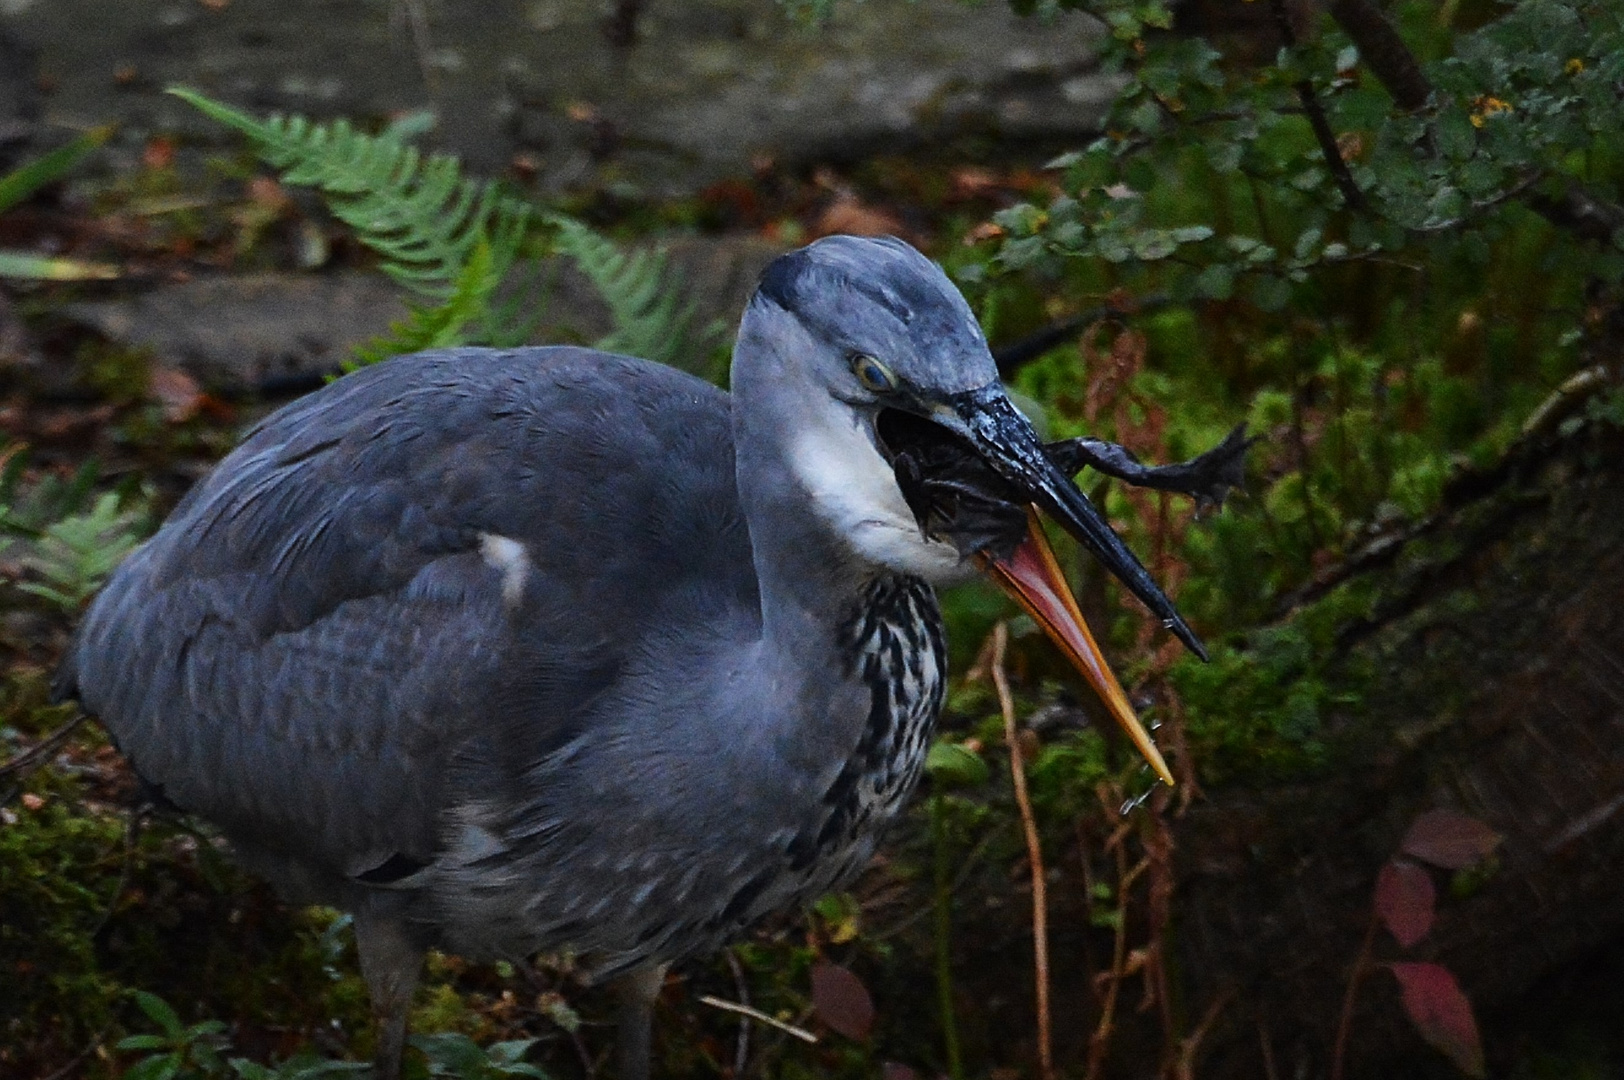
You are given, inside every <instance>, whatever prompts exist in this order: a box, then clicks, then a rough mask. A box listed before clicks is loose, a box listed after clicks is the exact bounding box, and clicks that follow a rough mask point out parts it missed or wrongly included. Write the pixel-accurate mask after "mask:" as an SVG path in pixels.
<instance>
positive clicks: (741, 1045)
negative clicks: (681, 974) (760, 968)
mask: <svg viewBox="0 0 1624 1080" xmlns="http://www.w3.org/2000/svg"><path fill="white" fill-rule="evenodd" d="M722 955H723V956H725V957H727V966H728V969H729V970H730V971H732V972H733V986H734V988H735V989H736V990H737V991H738V994H739V1004H741V1005H744V1006H746V1007H748V1006H749V1004H750V984H749V983H748V982H747V981H745V978H744V967H743V966H742V965H741V964H740V963H739V958H738V957H737V956H736V955H734V953H733V950H732V949H728V950H726V951H725V952H723V954H722ZM748 1064H750V1018H749V1017H748V1016H746V1017H745V1018H744V1019H742V1020H740V1021H739V1041H738V1045H737V1046H735V1047H734V1050H733V1076H734V1080H743V1077H744V1068H745V1066H746V1065H748Z"/></svg>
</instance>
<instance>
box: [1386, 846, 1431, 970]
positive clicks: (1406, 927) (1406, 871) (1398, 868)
mask: <svg viewBox="0 0 1624 1080" xmlns="http://www.w3.org/2000/svg"><path fill="white" fill-rule="evenodd" d="M1435 897H1436V894H1435V893H1434V891H1433V888H1432V875H1431V874H1429V873H1427V871H1426V870H1425V869H1424V868H1423V867H1420V866H1417V865H1416V864H1415V863H1413V862H1407V861H1400V860H1397V859H1395V860H1393V861H1391V862H1389V863H1388V864H1387V865H1386V866H1384V867H1382V872H1381V873H1380V874H1378V875H1376V914H1377V915H1379V916H1381V920H1382V925H1383V926H1385V927H1387V929H1388V930H1389V931H1390V932H1391V933H1392V935H1393V936H1394V937H1395V938H1397V939H1398V943H1399V944H1400V945H1402V946H1404V947H1405V948H1406V949H1408V948H1409V947H1410V946H1411V945H1414V944H1415V943H1416V942H1418V941H1420V940H1421V939H1422V938H1424V937H1426V936H1427V934H1428V933H1429V932H1430V931H1431V930H1432V909H1433V900H1434V899H1435Z"/></svg>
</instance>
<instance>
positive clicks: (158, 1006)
mask: <svg viewBox="0 0 1624 1080" xmlns="http://www.w3.org/2000/svg"><path fill="white" fill-rule="evenodd" d="M108 498H113V499H114V501H115V503H116V501H117V500H116V497H114V496H108V495H104V496H102V499H101V500H98V501H97V504H96V505H97V507H98V508H100V507H101V506H102V505H103V502H104V501H105V500H106V499H108ZM133 996H134V997H135V1004H136V1006H137V1007H138V1008H140V1010H141V1011H142V1012H144V1013H146V1014H147V1018H148V1019H150V1020H151V1021H152V1022H153V1023H154V1024H157V1025H158V1026H159V1027H161V1028H163V1029H164V1032H165V1034H168V1035H172V1036H174V1037H176V1038H177V1039H179V1038H183V1037H184V1036H185V1034H186V1025H185V1024H182V1023H181V1021H180V1015H179V1014H178V1013H176V1012H175V1010H174V1009H172V1008H170V1006H169V1002H167V1001H165V1000H164V999H163V998H161V997H159V996H158V995H157V994H149V993H147V992H146V991H145V990H136V991H134V992H133Z"/></svg>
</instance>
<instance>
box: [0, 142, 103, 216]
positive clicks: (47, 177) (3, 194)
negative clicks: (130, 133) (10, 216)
mask: <svg viewBox="0 0 1624 1080" xmlns="http://www.w3.org/2000/svg"><path fill="white" fill-rule="evenodd" d="M112 134H113V129H112V128H111V127H99V128H93V129H91V130H90V131H87V132H85V133H84V134H83V135H81V136H79V137H78V138H77V139H74V140H73V141H72V142H70V143H68V144H67V145H66V146H60V147H58V148H57V149H55V150H52V151H51V152H50V153H48V154H44V155H42V156H40V157H38V158H35V159H34V160H33V161H30V162H27V163H25V164H23V165H20V166H18V167H17V168H15V169H13V170H12V171H11V172H9V173H7V174H6V175H5V176H0V214H3V213H5V212H6V211H7V210H10V209H11V208H12V207H13V206H16V205H17V204H18V203H20V202H22V201H23V200H24V199H26V198H28V197H29V196H30V195H32V194H34V192H36V191H38V190H39V189H40V188H42V187H44V186H45V185H47V184H49V183H52V182H53V181H56V180H60V179H61V178H62V177H64V176H66V175H67V174H68V173H69V172H70V171H72V169H73V167H74V166H75V165H77V164H79V162H80V161H81V160H83V158H84V156H85V155H86V154H88V153H90V152H91V151H92V150H94V149H96V147H98V146H100V145H101V144H102V143H104V142H106V141H107V140H108V139H109V138H111V137H112Z"/></svg>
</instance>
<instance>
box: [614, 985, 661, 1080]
mask: <svg viewBox="0 0 1624 1080" xmlns="http://www.w3.org/2000/svg"><path fill="white" fill-rule="evenodd" d="M666 967H667V965H665V964H656V965H654V966H653V967H646V968H638V969H637V970H635V971H631V972H627V973H626V974H625V975H622V976H621V977H620V982H619V984H618V985H617V987H616V989H617V990H618V991H619V994H620V1031H619V1035H618V1038H617V1040H616V1042H617V1044H618V1047H617V1048H618V1050H619V1052H620V1080H649V1061H650V1058H651V1057H652V1055H653V1031H654V999H655V998H657V997H659V996H660V987H661V986H663V985H664V984H665V969H666Z"/></svg>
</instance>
